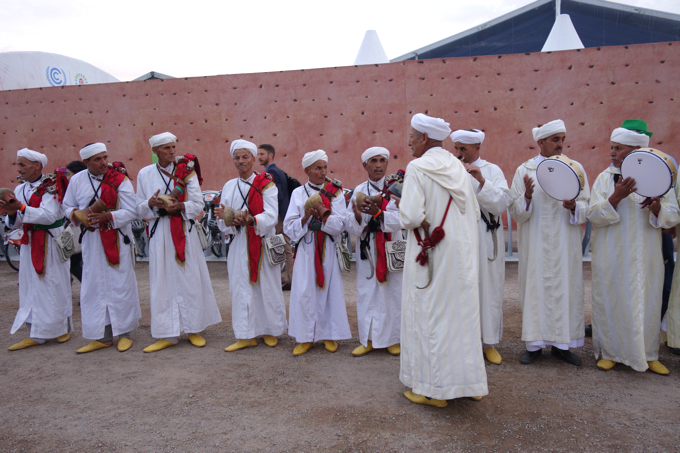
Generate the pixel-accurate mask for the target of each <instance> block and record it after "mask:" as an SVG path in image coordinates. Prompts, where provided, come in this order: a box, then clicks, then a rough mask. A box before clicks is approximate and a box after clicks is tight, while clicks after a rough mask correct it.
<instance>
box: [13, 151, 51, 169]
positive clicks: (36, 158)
mask: <svg viewBox="0 0 680 453" xmlns="http://www.w3.org/2000/svg"><path fill="white" fill-rule="evenodd" d="M17 157H23V158H25V159H28V160H30V161H31V162H40V163H41V164H42V166H43V167H44V166H45V165H47V156H46V155H44V154H42V153H39V152H37V151H33V150H32V149H28V148H24V149H20V150H19V151H17Z"/></svg>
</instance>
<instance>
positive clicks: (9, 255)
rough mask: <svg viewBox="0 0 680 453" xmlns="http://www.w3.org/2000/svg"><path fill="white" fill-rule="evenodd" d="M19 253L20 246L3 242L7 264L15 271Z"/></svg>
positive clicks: (17, 266) (17, 265)
mask: <svg viewBox="0 0 680 453" xmlns="http://www.w3.org/2000/svg"><path fill="white" fill-rule="evenodd" d="M19 253H20V246H18V245H15V244H10V243H9V242H8V243H7V244H5V259H6V260H7V264H9V266H10V267H11V268H12V269H14V270H15V271H17V272H19Z"/></svg>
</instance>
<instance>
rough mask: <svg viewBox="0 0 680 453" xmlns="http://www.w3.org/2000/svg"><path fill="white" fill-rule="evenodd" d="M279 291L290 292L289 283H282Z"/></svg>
mask: <svg viewBox="0 0 680 453" xmlns="http://www.w3.org/2000/svg"><path fill="white" fill-rule="evenodd" d="M281 289H282V290H283V291H290V282H288V283H284V284H283V285H281Z"/></svg>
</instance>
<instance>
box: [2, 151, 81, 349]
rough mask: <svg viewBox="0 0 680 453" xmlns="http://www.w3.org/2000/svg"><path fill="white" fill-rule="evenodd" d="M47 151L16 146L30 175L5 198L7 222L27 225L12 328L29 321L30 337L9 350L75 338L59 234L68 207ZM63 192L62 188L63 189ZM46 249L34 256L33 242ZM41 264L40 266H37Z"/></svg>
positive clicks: (24, 175)
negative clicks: (50, 168) (48, 167)
mask: <svg viewBox="0 0 680 453" xmlns="http://www.w3.org/2000/svg"><path fill="white" fill-rule="evenodd" d="M45 165H47V156H45V155H44V154H41V153H39V152H37V151H33V150H30V149H27V148H24V149H21V150H19V151H18V152H17V162H16V166H17V172H18V173H19V176H21V179H22V180H23V181H25V182H24V183H22V184H19V185H18V186H17V187H16V188H15V189H14V197H15V198H14V200H13V201H12V202H10V203H8V202H7V201H3V200H0V209H3V210H4V211H5V212H6V213H7V216H5V224H6V225H7V226H8V227H9V228H11V229H19V228H23V229H24V237H23V245H22V246H21V257H20V259H21V266H20V267H19V310H18V311H17V315H16V317H15V318H14V324H13V325H12V329H11V331H10V333H12V334H14V333H15V332H16V331H17V330H18V329H19V328H20V327H21V326H22V325H23V324H24V323H26V326H27V327H28V331H29V337H28V338H24V339H23V340H22V341H20V342H19V343H16V344H14V345H12V346H10V347H9V350H10V351H16V350H19V349H25V348H29V347H31V346H38V345H41V344H44V343H45V341H46V340H49V339H53V338H56V339H57V343H64V342H65V341H68V340H69V338H71V335H70V334H69V330H70V329H72V323H71V313H72V308H71V279H70V274H69V262H68V261H62V260H61V258H60V257H59V252H58V251H57V247H58V246H57V243H56V241H55V240H54V238H56V237H58V236H59V235H60V234H61V233H62V232H63V231H64V227H63V226H62V225H63V218H64V208H63V207H62V204H61V201H60V199H59V187H58V184H57V181H56V179H57V178H58V175H57V174H52V175H43V173H42V172H43V168H44V167H45ZM61 196H63V193H61ZM43 241H45V242H46V243H47V244H46V245H42V246H41V247H40V248H41V249H44V250H45V252H44V253H43V254H42V257H40V256H33V252H32V248H33V246H34V244H35V245H36V246H37V244H39V243H42V244H44V243H45V242H43ZM36 266H37V267H36Z"/></svg>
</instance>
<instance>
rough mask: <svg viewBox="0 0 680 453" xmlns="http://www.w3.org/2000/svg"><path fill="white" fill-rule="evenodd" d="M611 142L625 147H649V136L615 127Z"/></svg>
mask: <svg viewBox="0 0 680 453" xmlns="http://www.w3.org/2000/svg"><path fill="white" fill-rule="evenodd" d="M610 140H611V141H612V142H615V143H621V144H622V145H627V146H639V147H640V148H648V147H649V136H647V135H646V134H643V133H640V132H635V131H631V130H630V129H624V128H622V127H617V128H616V129H614V132H612V137H611V139H610Z"/></svg>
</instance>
